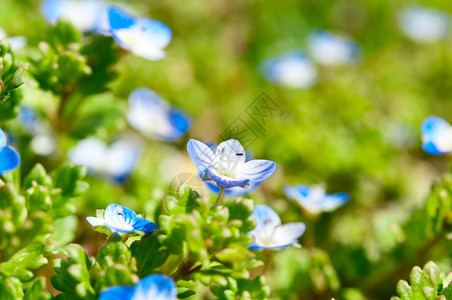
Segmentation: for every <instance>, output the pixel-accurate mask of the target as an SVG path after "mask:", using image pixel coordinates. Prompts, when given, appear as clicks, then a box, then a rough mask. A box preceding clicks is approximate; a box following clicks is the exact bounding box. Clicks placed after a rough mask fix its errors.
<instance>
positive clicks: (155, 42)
mask: <svg viewBox="0 0 452 300" xmlns="http://www.w3.org/2000/svg"><path fill="white" fill-rule="evenodd" d="M137 23H138V24H139V25H140V26H141V27H142V28H143V30H144V31H145V33H146V34H147V36H148V38H149V39H150V40H152V47H157V48H164V47H166V46H168V44H169V43H170V42H171V38H172V36H173V33H172V32H171V29H170V28H169V27H168V26H167V25H166V24H165V23H162V22H160V21H156V20H152V19H145V18H141V19H138V20H137Z"/></svg>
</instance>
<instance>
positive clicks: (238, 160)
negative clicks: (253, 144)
mask: <svg viewBox="0 0 452 300" xmlns="http://www.w3.org/2000/svg"><path fill="white" fill-rule="evenodd" d="M245 161H246V152H245V149H244V148H243V146H242V144H240V142H239V141H238V140H234V139H230V140H227V141H224V142H222V143H220V144H219V145H218V147H217V148H216V150H215V164H216V166H217V168H219V169H220V170H233V169H236V168H237V167H238V166H240V165H243V164H244V163H245ZM248 179H249V178H248Z"/></svg>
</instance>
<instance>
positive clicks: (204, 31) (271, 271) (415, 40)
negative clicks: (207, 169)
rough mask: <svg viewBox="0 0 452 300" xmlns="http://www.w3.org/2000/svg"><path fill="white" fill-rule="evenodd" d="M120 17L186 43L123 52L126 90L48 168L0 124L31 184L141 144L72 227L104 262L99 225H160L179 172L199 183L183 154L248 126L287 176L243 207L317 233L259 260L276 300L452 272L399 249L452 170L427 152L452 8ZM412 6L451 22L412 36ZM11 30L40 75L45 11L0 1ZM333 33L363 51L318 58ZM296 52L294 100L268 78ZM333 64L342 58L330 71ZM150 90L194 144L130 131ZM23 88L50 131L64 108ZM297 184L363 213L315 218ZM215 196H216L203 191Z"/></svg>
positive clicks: (256, 145) (121, 79)
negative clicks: (137, 100)
mask: <svg viewBox="0 0 452 300" xmlns="http://www.w3.org/2000/svg"><path fill="white" fill-rule="evenodd" d="M110 3H115V4H118V5H121V6H123V7H125V8H127V9H128V10H129V11H131V12H134V13H135V14H136V15H139V16H144V17H149V18H153V19H156V20H159V21H161V22H163V23H165V24H167V25H168V26H169V27H170V28H171V30H172V32H173V38H172V41H171V43H170V44H169V46H168V47H167V48H166V51H167V55H166V57H165V58H164V59H162V60H159V61H148V60H145V59H143V58H140V57H138V56H134V55H132V54H124V53H123V54H122V55H121V58H120V59H119V60H118V62H117V63H116V65H115V66H114V69H115V71H116V72H117V76H116V78H115V79H114V80H113V81H112V83H111V84H110V85H109V88H110V90H108V91H106V92H104V93H100V94H96V95H94V96H90V97H89V99H85V100H84V101H83V103H82V104H81V107H80V108H79V109H78V112H79V115H77V117H78V118H79V120H81V121H80V125H79V127H78V128H76V129H77V130H75V129H74V131H73V132H71V133H70V134H69V136H68V137H66V138H65V139H64V140H61V139H60V140H58V141H57V146H56V149H57V150H51V151H44V152H45V154H46V155H39V154H36V153H34V151H33V149H31V148H30V146H29V145H30V140H31V139H32V137H31V135H30V134H27V132H26V130H25V129H23V126H21V125H20V124H19V122H18V119H15V120H12V121H8V123H7V124H3V123H2V122H1V120H0V123H2V128H3V127H7V128H9V129H10V132H12V133H14V134H15V135H16V136H18V138H17V146H16V148H18V150H19V152H20V153H21V155H22V161H23V162H22V170H21V172H22V173H23V174H26V173H27V172H28V170H30V169H31V167H32V166H33V165H34V164H35V163H37V162H41V163H43V164H44V166H45V167H46V168H49V169H52V168H54V167H55V166H56V165H57V164H58V163H60V162H61V161H65V160H67V155H66V153H67V151H68V149H70V148H71V147H73V146H74V145H76V144H77V142H78V140H80V139H82V138H86V137H88V136H95V137H97V138H99V139H100V140H102V141H104V142H105V143H106V144H110V143H112V142H113V141H114V140H115V139H116V138H117V137H118V136H119V135H121V134H124V133H130V132H132V133H133V134H134V135H138V136H140V140H141V143H142V147H143V148H142V150H141V152H140V155H139V158H138V160H137V163H136V165H135V168H134V170H133V172H131V174H130V177H129V178H128V179H127V180H126V181H125V182H123V183H121V184H117V183H114V182H111V181H108V180H103V179H102V178H99V177H96V176H92V177H90V178H89V183H90V189H89V191H88V193H87V194H86V195H85V196H84V197H83V198H82V199H80V201H79V202H78V203H76V205H77V211H78V214H77V216H73V217H72V218H71V220H70V221H68V222H72V224H73V228H74V235H73V236H72V237H71V238H72V239H73V240H74V241H75V242H79V243H81V244H82V245H84V248H85V249H87V250H86V251H88V252H89V253H90V254H95V252H96V250H97V248H98V247H99V245H100V244H101V243H102V242H103V238H102V239H101V238H100V236H101V235H100V234H99V233H95V232H94V231H93V230H91V228H90V225H89V224H88V223H87V222H86V221H85V218H86V217H87V216H90V215H94V212H95V210H96V209H99V208H105V207H106V206H107V205H108V204H110V203H118V204H123V205H127V206H128V207H130V208H133V209H136V210H139V211H141V212H145V213H146V215H147V217H148V219H150V220H152V221H157V218H156V216H157V215H158V213H159V211H160V209H161V203H162V199H163V197H164V195H166V194H167V192H168V189H170V184H171V181H172V180H173V179H174V178H175V177H176V176H177V175H178V174H181V173H193V174H196V173H197V171H196V169H195V167H194V165H193V163H192V162H191V160H190V158H189V156H188V154H187V153H186V150H185V146H186V142H187V141H188V139H189V138H195V139H198V140H201V141H212V142H220V141H221V140H222V137H224V134H225V130H226V132H227V130H228V128H230V125H231V124H234V122H236V120H237V118H238V117H240V118H241V121H243V123H244V124H247V126H249V128H248V129H247V130H248V132H247V133H246V134H251V135H253V136H254V137H255V138H254V139H253V140H252V142H250V143H248V144H246V146H247V150H249V151H250V152H252V153H253V156H254V157H255V158H263V159H269V160H272V161H275V162H276V163H277V170H276V172H275V174H274V175H273V176H271V177H270V178H269V179H268V180H267V181H265V182H264V183H263V184H262V185H261V186H260V187H258V188H257V189H256V190H254V191H253V192H251V193H250V194H248V195H246V196H245V197H249V198H253V199H254V200H255V203H265V204H267V205H269V206H271V207H272V208H274V209H275V210H276V211H277V212H278V213H279V214H280V216H281V219H282V220H283V222H293V221H303V222H305V223H306V224H307V232H306V233H305V235H304V236H303V237H302V238H301V239H300V244H301V245H303V247H302V248H301V249H298V248H290V249H286V250H282V251H279V252H273V253H259V255H261V256H262V258H263V259H265V260H266V261H268V262H269V263H268V265H267V267H266V270H265V274H266V276H267V283H268V284H269V285H270V287H271V288H272V298H273V299H330V298H331V297H335V298H336V299H388V298H389V297H390V296H391V295H394V294H395V285H396V283H397V281H398V280H399V279H401V278H407V276H408V274H409V270H410V269H411V267H412V266H413V265H416V264H421V265H423V264H424V263H425V262H427V261H428V260H429V259H433V258H434V259H435V262H437V263H438V264H439V265H441V266H442V268H443V270H445V271H447V270H449V271H451V270H452V269H451V259H450V257H451V254H452V253H451V251H452V250H450V249H451V248H450V247H438V248H433V249H430V248H428V249H427V250H428V251H427V250H426V251H420V250H419V251H418V250H416V251H415V252H412V253H411V254H412V255H407V253H410V251H409V249H410V247H411V246H410V243H409V242H408V244H407V245H406V246H404V247H407V248H406V249H405V248H404V250H400V245H401V244H402V243H403V242H407V241H406V236H405V233H404V231H403V230H402V227H403V226H404V224H405V223H406V222H407V221H408V219H409V218H410V216H411V214H412V212H413V211H416V210H418V209H420V208H421V207H422V204H423V203H424V201H425V199H426V197H427V196H428V194H429V191H430V186H431V184H432V183H433V182H435V181H437V180H438V179H439V178H440V177H441V176H442V175H443V174H444V173H446V172H447V170H448V161H447V158H444V157H433V156H430V155H428V154H426V153H425V152H423V150H422V147H421V138H420V125H421V122H422V120H423V119H424V118H425V117H427V116H429V115H437V116H440V117H443V118H444V119H446V120H448V121H452V117H451V116H450V111H451V108H452V102H451V101H450V95H451V92H452V52H451V51H450V47H451V45H452V40H451V36H450V32H448V31H447V29H448V25H449V23H450V22H449V20H448V18H449V15H448V13H449V12H451V11H452V3H449V2H447V1H440V0H433V1H429V2H421V1H410V2H409V1H390V0H378V1H377V0H338V1H332V0H328V1H326V0H299V1H293V0H286V1H248V0H245V1H237V0H231V1H220V0H212V1H200V0H192V1H185V2H180V1H173V0H146V1H144V0H142V1H129V2H127V3H120V2H115V1H111V2H110ZM410 5H418V7H417V8H426V9H436V10H435V11H434V12H435V13H439V14H438V15H435V14H433V17H432V18H430V19H429V17H427V19H422V14H421V17H420V18H421V19H419V20H418V19H416V17H413V18H414V21H412V22H414V23H410V22H411V21H410V20H411V19H410V16H409V15H408V16H407V15H406V14H407V13H408V11H407V9H410V8H416V6H410ZM426 5H428V7H426ZM437 10H440V11H437ZM435 20H439V21H438V22H437V21H435ZM443 20H444V21H443ZM422 22H424V23H422ZM435 22H437V23H438V24H436V23H435ZM419 23H420V24H424V25H423V26H419ZM407 24H408V25H407ZM430 26H431V27H433V28H430ZM435 26H436V27H435ZM0 27H1V28H2V29H3V30H4V31H5V33H6V35H8V36H25V37H26V38H27V44H26V45H25V47H23V48H22V49H20V50H19V51H17V52H16V53H17V55H16V59H18V60H19V61H22V62H27V61H29V60H30V57H34V56H36V55H37V52H38V47H39V43H40V42H41V41H42V40H43V39H44V34H45V32H46V28H47V27H48V24H47V22H46V20H45V18H44V17H43V14H42V11H41V8H40V3H39V1H32V0H2V8H1V9H0ZM443 27H444V28H443ZM407 28H408V29H407ZM430 29H431V31H429V30H430ZM443 29H444V30H443ZM410 30H411V31H410ZM416 30H417V31H416ZM418 31H421V32H420V35H417V32H418ZM325 32H328V33H331V34H334V35H335V36H336V37H339V36H340V37H341V38H342V39H343V40H341V41H342V42H344V41H346V44H347V43H349V44H350V45H351V46H352V48H353V51H351V50H350V51H351V52H350V53H348V52H347V51H349V50H347V49H348V48H345V50H344V49H342V48H339V49H337V50H335V51H333V50H331V51H333V52H332V53H330V52H331V51H330V52H328V51H326V52H325V53H322V51H321V50H319V51H317V52H316V50H315V49H316V48H315V46H313V45H312V44H311V42H312V37H313V36H314V35H315V34H320V36H321V35H322V33H325ZM327 42H328V41H327ZM318 47H321V45H320V46H318ZM331 47H333V46H331ZM340 51H344V52H345V54H344V55H343V57H341V55H339V57H335V56H334V55H336V54H338V53H341V52H340ZM292 52H296V53H302V54H301V57H302V58H303V59H304V60H303V61H304V62H306V61H308V63H307V65H303V64H301V67H303V66H304V67H307V69H306V70H305V71H296V70H295V71H293V73H290V72H289V73H290V74H292V75H290V74H289V75H287V76H289V77H290V76H295V77H296V76H297V74H299V73H297V72H301V74H302V75H300V76H301V77H302V78H301V79H300V78H298V79H300V80H301V81H302V82H300V84H297V83H295V84H292V86H290V84H289V86H288V85H287V84H285V83H286V81H287V80H286V81H285V80H284V79H280V76H279V75H275V74H273V75H272V74H269V72H270V73H271V72H272V71H271V68H273V67H275V65H274V64H275V62H274V61H272V60H275V59H276V60H278V59H283V58H284V55H286V54H287V53H292ZM328 55H333V57H332V58H331V57H330V59H329V60H328V58H326V62H325V60H322V57H323V58H325V56H328ZM344 57H345V58H344ZM277 63H278V61H277V62H276V64H277ZM296 65H297V62H296V61H295V62H291V63H289V67H287V65H286V66H285V68H286V69H287V68H288V69H289V71H290V70H291V67H294V68H295V67H296ZM286 69H284V72H285V71H287V70H286ZM278 72H283V71H281V70H279V71H278ZM278 74H279V73H278ZM294 74H295V75H294ZM281 76H285V75H281ZM290 78H292V77H290ZM290 78H289V81H290ZM303 80H304V81H303ZM292 83H293V81H292ZM294 85H295V86H294ZM140 86H144V87H148V88H150V89H152V90H153V91H155V92H156V93H157V94H159V95H160V96H161V97H162V98H163V99H165V100H166V101H168V103H169V104H170V105H171V106H174V107H177V108H178V109H180V110H182V111H184V112H185V113H186V114H187V115H189V116H190V118H191V122H192V127H191V129H190V130H189V132H188V134H186V135H185V136H184V137H182V138H180V139H178V140H176V141H174V142H165V141H159V140H158V139H152V138H146V137H144V136H141V135H140V133H139V132H137V131H136V130H134V129H133V128H131V127H130V125H128V123H127V121H126V117H125V116H126V113H127V107H128V105H127V99H128V97H129V94H130V93H131V92H132V91H133V90H134V89H135V88H137V87H140ZM21 89H22V92H23V95H24V97H23V100H22V106H24V107H28V108H32V109H33V110H34V111H35V112H36V113H37V114H38V115H39V116H40V117H41V118H42V119H44V120H45V119H46V118H48V115H49V111H52V109H53V107H54V106H55V103H56V100H55V96H54V95H52V94H51V93H50V92H43V91H42V90H40V89H38V85H37V83H36V81H35V80H34V78H33V77H32V76H28V78H27V81H26V84H25V86H24V87H22V88H21ZM263 92H264V93H265V95H266V97H268V98H269V99H270V100H271V103H273V104H276V105H277V107H278V108H279V109H280V113H278V114H277V115H274V116H272V117H271V118H267V119H266V123H265V126H264V127H260V128H259V126H258V124H256V123H257V122H256V121H255V120H254V119H253V118H252V117H251V116H250V114H249V113H248V111H247V109H248V107H250V105H252V104H253V103H255V102H254V101H255V100H256V99H260V98H259V97H260V95H262V93H263ZM252 107H253V106H252ZM44 144H46V142H44ZM298 183H304V184H319V183H324V184H325V186H326V187H327V192H328V193H336V192H348V193H350V195H351V199H350V201H349V202H348V203H346V204H345V205H344V206H342V207H340V208H338V209H337V210H336V211H335V212H332V213H326V214H323V215H320V216H318V217H316V218H314V217H312V216H309V215H308V214H306V213H305V212H304V211H303V210H302V208H301V207H300V206H299V205H298V204H297V203H296V202H295V201H289V200H288V199H287V197H286V196H285V195H284V192H283V188H282V187H283V186H284V185H285V184H292V185H293V184H298ZM203 194H204V196H206V197H208V196H212V197H215V195H214V194H212V192H211V191H210V190H209V189H207V187H205V186H204V189H203ZM447 248H449V249H447ZM421 250H422V249H421ZM413 251H414V250H413ZM199 289H200V291H201V290H202V289H203V288H202V287H201V286H200V287H199ZM206 293H207V292H206ZM195 297H199V298H203V297H208V294H203V293H202V292H200V293H199V294H198V295H196V296H195Z"/></svg>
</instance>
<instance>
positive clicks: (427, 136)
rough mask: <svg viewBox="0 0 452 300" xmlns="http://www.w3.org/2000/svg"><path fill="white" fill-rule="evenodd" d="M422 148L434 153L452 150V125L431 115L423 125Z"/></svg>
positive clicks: (440, 153) (445, 152) (446, 152)
mask: <svg viewBox="0 0 452 300" xmlns="http://www.w3.org/2000/svg"><path fill="white" fill-rule="evenodd" d="M421 133H422V148H424V151H425V152H427V153H429V154H433V155H442V154H448V153H451V152H452V127H451V126H450V124H449V123H447V122H446V121H445V120H443V119H441V118H439V117H435V116H430V117H427V118H426V119H425V120H424V121H423V122H422V125H421Z"/></svg>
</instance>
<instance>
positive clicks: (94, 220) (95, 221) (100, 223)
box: [86, 217, 106, 227]
mask: <svg viewBox="0 0 452 300" xmlns="http://www.w3.org/2000/svg"><path fill="white" fill-rule="evenodd" d="M86 221H88V222H89V223H90V224H91V226H93V227H96V226H106V225H105V220H103V219H101V218H95V217H87V218H86Z"/></svg>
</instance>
